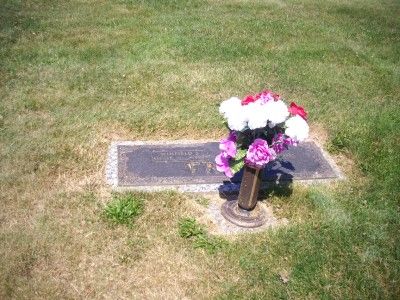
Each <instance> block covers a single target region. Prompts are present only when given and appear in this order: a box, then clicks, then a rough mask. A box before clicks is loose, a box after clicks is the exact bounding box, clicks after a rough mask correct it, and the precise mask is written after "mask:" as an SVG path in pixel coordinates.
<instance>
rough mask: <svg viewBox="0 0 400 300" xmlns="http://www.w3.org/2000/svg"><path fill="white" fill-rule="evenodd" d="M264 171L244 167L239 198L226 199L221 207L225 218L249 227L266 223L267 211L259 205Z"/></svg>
mask: <svg viewBox="0 0 400 300" xmlns="http://www.w3.org/2000/svg"><path fill="white" fill-rule="evenodd" d="M262 173H263V169H256V168H252V167H249V166H245V167H244V172H243V177H242V183H241V185H240V191H239V196H238V199H237V200H235V201H226V202H225V203H224V204H223V205H222V207H221V213H222V215H223V216H224V217H225V219H227V220H228V221H230V222H231V223H233V224H235V225H238V226H241V227H248V228H251V227H259V226H261V225H263V224H265V222H266V214H265V211H264V210H263V209H262V207H261V206H260V205H257V199H258V192H259V191H260V185H261V181H262Z"/></svg>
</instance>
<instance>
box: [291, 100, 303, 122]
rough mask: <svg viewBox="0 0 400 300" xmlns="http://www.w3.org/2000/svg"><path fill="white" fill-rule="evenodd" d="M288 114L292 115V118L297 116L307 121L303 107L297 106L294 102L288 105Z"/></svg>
mask: <svg viewBox="0 0 400 300" xmlns="http://www.w3.org/2000/svg"><path fill="white" fill-rule="evenodd" d="M289 112H290V113H291V114H292V116H295V115H299V116H300V117H302V118H303V119H304V120H306V121H307V115H308V114H307V112H306V111H305V110H304V108H303V107H301V106H298V105H297V104H296V103H295V102H292V103H290V107H289Z"/></svg>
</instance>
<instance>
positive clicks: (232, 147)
mask: <svg viewBox="0 0 400 300" xmlns="http://www.w3.org/2000/svg"><path fill="white" fill-rule="evenodd" d="M236 139H237V137H236V133H235V132H234V131H231V132H230V133H229V136H228V138H227V139H225V140H221V142H220V144H219V150H221V151H222V152H226V153H227V154H228V156H230V157H235V156H236Z"/></svg>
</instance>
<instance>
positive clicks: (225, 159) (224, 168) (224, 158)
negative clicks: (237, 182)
mask: <svg viewBox="0 0 400 300" xmlns="http://www.w3.org/2000/svg"><path fill="white" fill-rule="evenodd" d="M229 159H230V157H229V156H228V154H227V153H226V152H224V151H222V152H221V153H220V154H218V155H217V157H215V163H216V165H217V170H218V171H219V172H224V173H225V175H226V176H228V177H229V178H231V177H233V174H232V170H231V168H230V167H229Z"/></svg>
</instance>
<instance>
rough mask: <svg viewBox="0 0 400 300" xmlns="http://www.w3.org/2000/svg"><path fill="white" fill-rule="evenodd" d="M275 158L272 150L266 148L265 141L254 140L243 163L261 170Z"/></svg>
mask: <svg viewBox="0 0 400 300" xmlns="http://www.w3.org/2000/svg"><path fill="white" fill-rule="evenodd" d="M275 158H276V153H275V151H274V149H272V148H269V147H268V143H267V141H265V140H263V139H255V140H254V142H253V143H252V144H251V145H250V147H249V149H248V150H247V154H246V158H245V163H246V164H247V165H248V166H251V167H254V168H263V167H265V165H266V164H267V163H268V162H269V161H272V160H274V159H275Z"/></svg>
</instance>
